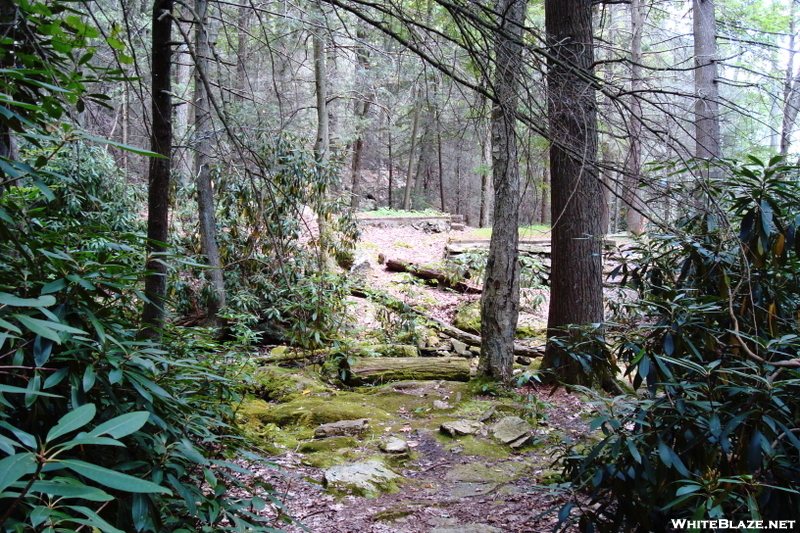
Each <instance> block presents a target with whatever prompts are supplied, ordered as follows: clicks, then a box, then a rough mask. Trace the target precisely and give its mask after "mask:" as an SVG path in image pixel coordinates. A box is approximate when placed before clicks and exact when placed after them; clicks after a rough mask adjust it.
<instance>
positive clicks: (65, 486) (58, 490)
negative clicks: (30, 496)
mask: <svg viewBox="0 0 800 533" xmlns="http://www.w3.org/2000/svg"><path fill="white" fill-rule="evenodd" d="M30 492H39V493H42V494H50V495H52V496H62V497H65V498H81V499H83V500H89V501H92V502H109V501H111V500H113V499H114V497H113V496H111V495H110V494H107V493H106V492H103V490H102V489H98V488H97V487H89V486H86V485H83V484H80V483H78V482H76V484H73V483H60V482H57V481H34V482H33V485H31V488H30Z"/></svg>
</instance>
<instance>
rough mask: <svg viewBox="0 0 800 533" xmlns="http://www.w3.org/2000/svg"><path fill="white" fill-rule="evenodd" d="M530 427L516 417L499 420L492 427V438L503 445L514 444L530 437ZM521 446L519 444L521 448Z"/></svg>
mask: <svg viewBox="0 0 800 533" xmlns="http://www.w3.org/2000/svg"><path fill="white" fill-rule="evenodd" d="M530 431H531V426H530V424H528V423H527V422H525V421H524V420H523V419H521V418H520V417H518V416H507V417H505V418H501V419H500V420H499V421H497V423H495V425H493V426H492V429H491V432H492V436H494V438H496V439H497V440H499V441H500V442H502V443H503V444H510V443H512V442H516V441H518V440H519V439H521V438H522V437H526V436H528V435H530ZM521 445H522V444H519V446H521Z"/></svg>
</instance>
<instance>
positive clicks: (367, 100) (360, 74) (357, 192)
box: [350, 26, 374, 211]
mask: <svg viewBox="0 0 800 533" xmlns="http://www.w3.org/2000/svg"><path fill="white" fill-rule="evenodd" d="M356 37H357V38H358V41H357V44H356V63H357V70H356V82H357V84H359V85H361V87H360V89H361V90H360V91H359V92H360V93H361V94H363V96H364V97H363V99H358V100H356V101H355V103H354V108H355V109H354V111H355V120H356V140H355V141H353V166H352V170H353V173H352V183H353V186H352V188H351V190H350V192H351V194H352V196H351V199H350V208H351V209H352V210H353V211H358V207H359V204H360V202H361V159H362V157H363V153H364V131H365V127H366V119H367V116H368V115H369V108H370V104H371V103H372V98H373V97H374V95H373V94H372V90H371V88H370V87H369V82H368V81H366V78H367V76H368V74H367V72H368V71H369V51H368V50H367V49H366V48H365V47H364V46H363V41H364V39H366V38H367V32H366V29H365V28H364V27H363V26H359V27H358V29H356Z"/></svg>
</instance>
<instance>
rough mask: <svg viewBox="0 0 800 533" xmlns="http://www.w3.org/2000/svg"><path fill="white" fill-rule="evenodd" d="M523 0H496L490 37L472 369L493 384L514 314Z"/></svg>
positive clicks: (503, 370)
mask: <svg viewBox="0 0 800 533" xmlns="http://www.w3.org/2000/svg"><path fill="white" fill-rule="evenodd" d="M527 4H528V2H527V0H498V2H497V12H498V14H499V17H500V19H499V20H498V31H497V33H496V36H495V69H496V70H495V79H494V89H495V95H496V97H497V102H496V105H495V106H494V109H493V110H492V173H493V174H492V181H493V184H494V191H495V192H494V224H493V226H492V238H491V241H490V242H489V256H488V258H487V260H486V274H485V281H484V286H483V295H482V297H481V337H482V339H483V344H482V345H481V357H480V362H479V364H478V372H479V374H481V375H482V376H487V377H490V378H492V379H495V380H497V381H499V382H504V383H505V382H508V381H509V379H510V378H511V369H512V365H513V354H514V336H515V334H516V330H517V318H518V316H519V262H518V260H517V259H518V255H519V250H518V242H519V204H520V177H519V161H518V159H517V138H516V127H515V126H516V113H517V102H518V99H519V95H518V94H517V91H518V88H519V83H520V80H521V78H522V50H523V49H522V28H523V24H524V23H525V9H526V7H527Z"/></svg>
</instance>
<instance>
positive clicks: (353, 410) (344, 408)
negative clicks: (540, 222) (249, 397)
mask: <svg viewBox="0 0 800 533" xmlns="http://www.w3.org/2000/svg"><path fill="white" fill-rule="evenodd" d="M242 414H243V416H246V417H249V418H255V419H257V420H260V421H261V422H262V423H265V424H276V425H278V426H280V427H285V426H306V427H316V426H319V425H320V424H327V423H329V422H338V421H340V420H356V419H358V418H369V419H371V420H373V421H376V420H390V419H391V418H392V416H391V415H389V413H387V412H386V411H383V410H382V409H378V408H376V407H373V406H372V405H368V404H367V403H366V402H363V399H362V397H361V396H360V395H357V394H352V393H346V392H345V393H338V394H334V395H331V396H311V395H306V396H301V397H299V398H296V399H294V400H292V401H291V402H288V403H284V404H280V405H272V404H268V403H266V402H263V401H259V400H254V401H251V402H250V403H249V404H248V405H246V406H245V407H243V408H242Z"/></svg>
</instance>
